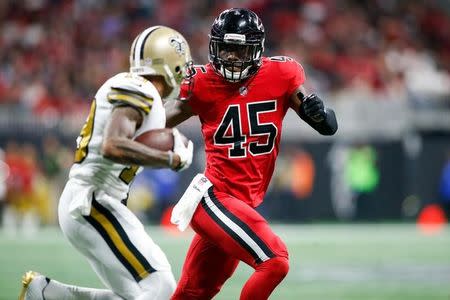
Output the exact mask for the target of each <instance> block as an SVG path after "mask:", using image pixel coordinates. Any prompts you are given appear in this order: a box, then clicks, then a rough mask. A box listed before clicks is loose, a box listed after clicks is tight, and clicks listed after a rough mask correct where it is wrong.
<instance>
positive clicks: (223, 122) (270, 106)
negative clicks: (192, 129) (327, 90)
mask: <svg viewBox="0 0 450 300" xmlns="http://www.w3.org/2000/svg"><path fill="white" fill-rule="evenodd" d="M195 71H196V74H195V76H194V84H193V86H191V88H190V89H191V91H190V93H189V94H190V95H189V97H187V96H188V90H189V87H188V86H187V85H182V87H181V94H180V96H181V98H183V97H187V98H188V100H186V101H188V103H189V105H190V106H191V108H192V110H193V112H194V113H195V114H197V115H198V116H199V118H200V122H201V125H202V134H203V138H204V140H205V151H206V170H205V175H206V177H208V178H209V180H211V182H212V183H213V184H214V186H215V188H217V190H218V191H222V192H226V193H229V194H230V195H232V196H234V197H236V198H238V199H241V200H242V201H244V202H246V203H248V204H249V205H251V206H252V207H256V206H257V205H259V204H260V203H261V202H262V200H263V197H264V195H265V193H266V190H267V187H268V185H269V182H270V179H271V177H272V174H273V170H274V167H275V160H276V157H277V155H278V149H279V143H280V137H281V131H282V121H283V118H284V116H285V115H286V112H287V110H288V108H289V97H290V95H291V94H292V93H293V92H294V91H295V90H296V89H297V87H299V86H300V85H302V84H303V82H304V81H305V74H304V71H303V68H302V67H301V65H300V64H298V63H297V62H296V61H294V60H293V59H291V58H289V57H284V56H278V57H270V58H267V57H264V58H263V60H262V65H261V67H260V68H259V70H258V72H257V73H256V75H254V76H253V77H252V78H250V79H248V80H246V81H243V82H238V83H231V82H228V81H226V80H225V79H224V78H223V77H222V76H220V75H219V74H217V73H216V72H215V71H214V69H213V68H212V66H211V65H210V64H208V65H206V66H196V67H195Z"/></svg>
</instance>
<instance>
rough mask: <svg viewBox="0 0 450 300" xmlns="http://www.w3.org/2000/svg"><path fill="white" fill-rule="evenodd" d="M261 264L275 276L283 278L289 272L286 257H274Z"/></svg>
mask: <svg viewBox="0 0 450 300" xmlns="http://www.w3.org/2000/svg"><path fill="white" fill-rule="evenodd" d="M261 265H264V266H263V267H264V269H265V270H266V271H267V272H269V273H270V274H271V276H274V277H276V278H280V279H283V278H284V277H285V276H286V275H287V274H288V272H289V260H288V259H287V258H286V257H279V256H278V257H274V258H271V259H269V260H267V261H265V262H263V263H262V264H261Z"/></svg>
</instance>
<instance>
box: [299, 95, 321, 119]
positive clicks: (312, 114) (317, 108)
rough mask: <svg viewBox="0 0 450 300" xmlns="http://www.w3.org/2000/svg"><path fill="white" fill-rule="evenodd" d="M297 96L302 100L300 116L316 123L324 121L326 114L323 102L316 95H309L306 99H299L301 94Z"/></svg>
mask: <svg viewBox="0 0 450 300" xmlns="http://www.w3.org/2000/svg"><path fill="white" fill-rule="evenodd" d="M298 96H299V98H300V99H301V100H302V104H300V112H299V113H300V114H302V115H304V116H306V117H307V118H309V119H310V120H312V121H314V122H316V123H320V122H322V121H323V120H325V118H326V116H327V113H326V111H325V107H324V105H323V101H322V100H321V99H320V98H319V97H318V96H317V95H316V94H311V95H309V96H306V97H301V96H303V94H301V95H298Z"/></svg>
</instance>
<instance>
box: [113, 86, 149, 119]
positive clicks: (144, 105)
mask: <svg viewBox="0 0 450 300" xmlns="http://www.w3.org/2000/svg"><path fill="white" fill-rule="evenodd" d="M107 97H108V101H109V102H110V103H114V104H115V103H124V104H128V105H131V106H133V107H136V108H138V109H141V110H142V111H144V112H145V113H146V114H148V113H149V112H150V109H151V108H152V104H153V99H151V98H148V97H143V96H141V95H138V94H134V93H128V92H125V91H120V92H119V91H115V90H114V89H113V91H111V92H109V93H108V96H107Z"/></svg>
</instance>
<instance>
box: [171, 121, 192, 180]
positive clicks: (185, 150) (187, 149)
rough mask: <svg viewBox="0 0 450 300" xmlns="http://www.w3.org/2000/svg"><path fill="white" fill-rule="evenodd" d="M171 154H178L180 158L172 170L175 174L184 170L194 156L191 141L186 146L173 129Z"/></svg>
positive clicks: (178, 133) (177, 132)
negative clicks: (177, 164)
mask: <svg viewBox="0 0 450 300" xmlns="http://www.w3.org/2000/svg"><path fill="white" fill-rule="evenodd" d="M172 133H173V153H175V154H178V156H180V164H179V166H178V167H177V168H175V169H174V170H175V171H177V172H180V171H183V170H186V169H187V168H189V166H190V165H191V163H192V157H193V156H194V144H193V143H192V141H191V140H189V142H188V144H187V146H186V145H185V144H184V142H183V138H182V137H181V134H180V132H179V131H178V129H176V128H173V129H172Z"/></svg>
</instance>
